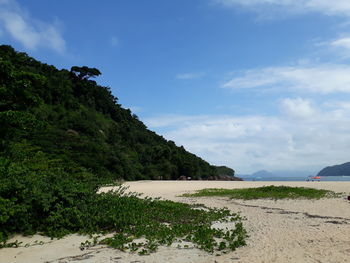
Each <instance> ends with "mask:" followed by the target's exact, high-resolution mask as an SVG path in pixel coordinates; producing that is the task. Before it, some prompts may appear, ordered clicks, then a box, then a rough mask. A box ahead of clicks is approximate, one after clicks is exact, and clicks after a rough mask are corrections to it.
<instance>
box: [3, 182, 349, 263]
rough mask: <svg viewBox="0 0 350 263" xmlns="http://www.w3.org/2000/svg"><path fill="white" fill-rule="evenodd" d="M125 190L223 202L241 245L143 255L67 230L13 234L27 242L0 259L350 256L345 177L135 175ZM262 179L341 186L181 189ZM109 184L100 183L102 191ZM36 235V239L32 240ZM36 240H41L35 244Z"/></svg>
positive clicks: (201, 261) (158, 262)
mask: <svg viewBox="0 0 350 263" xmlns="http://www.w3.org/2000/svg"><path fill="white" fill-rule="evenodd" d="M125 185H126V186H128V187H129V190H130V191H135V192H139V193H143V194H144V195H145V196H150V197H161V198H164V199H170V200H174V201H180V202H186V203H202V204H205V205H207V206H210V207H227V208H229V209H230V210H232V211H233V212H240V213H241V215H242V216H244V217H245V218H246V220H245V221H244V226H245V228H246V229H247V231H248V234H249V236H250V237H249V238H248V240H247V246H245V247H241V248H239V249H237V250H236V251H234V252H231V253H228V254H225V255H221V256H216V255H215V254H214V255H212V254H208V253H206V252H204V251H201V250H198V249H195V248H189V249H178V248H177V247H176V244H174V245H172V246H171V247H160V248H159V249H158V251H157V252H156V253H153V254H151V255H148V256H139V255H137V254H132V253H126V252H121V251H118V250H115V249H110V248H107V247H104V246H97V247H93V248H90V249H86V250H83V251H81V250H80V249H79V245H80V243H81V242H84V241H85V240H86V239H87V238H86V237H84V236H78V235H71V236H68V237H66V238H64V239H60V240H50V239H49V238H46V237H42V236H38V235H36V236H33V237H21V236H16V237H14V238H13V240H16V239H18V240H19V241H22V242H23V245H24V244H30V245H29V246H28V247H25V246H21V247H19V248H5V249H1V250H0V263H15V262H16V263H22V262H23V263H31V262H33V263H34V262H35V263H38V262H50V263H51V262H52V263H53V262H55V263H64V262H91V263H92V262H119V263H124V262H128V263H129V262H134V263H137V262H138V263H141V262H145V263H151V262H155V263H164V262H169V263H171V262H176V263H177V262H178V263H185V262H193V263H195V262H196V263H207V262H208V263H209V262H210V263H215V262H216V263H221V262H223V263H226V262H237V263H238V262H240V263H248V262H249V263H251V262H261V263H262V262H265V263H270V262H281V263H285V262H286V263H287V262H293V263H294V262H310V263H311V262H325V263H331V262H334V263H335V262H337V263H339V262H350V202H349V201H347V200H346V199H345V196H347V195H350V182H217V181H139V182H127V183H125ZM263 185H286V186H305V187H313V188H319V189H329V190H333V191H335V192H344V195H343V196H342V197H339V198H334V199H321V200H277V201H273V200H251V201H243V200H229V199H228V198H221V197H220V198H216V197H215V198H213V197H211V198H207V197H205V198H204V197H203V198H185V197H179V195H181V194H183V193H188V192H193V191H195V190H199V189H203V188H244V187H260V186H263ZM108 189H110V188H104V189H102V190H103V191H107V190H108ZM35 241H36V243H35ZM40 241H42V242H43V244H38V243H39V242H40Z"/></svg>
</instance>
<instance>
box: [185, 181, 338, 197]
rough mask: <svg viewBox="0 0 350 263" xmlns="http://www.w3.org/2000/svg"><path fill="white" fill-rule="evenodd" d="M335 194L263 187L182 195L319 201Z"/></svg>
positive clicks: (204, 190)
mask: <svg viewBox="0 0 350 263" xmlns="http://www.w3.org/2000/svg"><path fill="white" fill-rule="evenodd" d="M338 195H339V194H336V193H334V192H332V191H329V190H324V189H313V188H306V187H290V186H273V185H270V186H263V187H256V188H241V189H215V188H209V189H203V190H199V191H197V192H196V193H192V194H184V195H183V196H186V197H190V196H193V197H200V196H227V197H230V198H232V199H244V200H251V199H263V198H264V199H267V198H269V199H298V198H304V199H320V198H325V197H337V196H338Z"/></svg>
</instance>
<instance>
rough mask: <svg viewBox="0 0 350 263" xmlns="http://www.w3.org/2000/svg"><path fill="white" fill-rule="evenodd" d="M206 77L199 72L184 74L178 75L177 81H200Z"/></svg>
mask: <svg viewBox="0 0 350 263" xmlns="http://www.w3.org/2000/svg"><path fill="white" fill-rule="evenodd" d="M203 76H204V73H201V72H197V73H182V74H177V75H176V78H177V79H198V78H201V77H203Z"/></svg>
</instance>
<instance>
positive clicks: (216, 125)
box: [146, 98, 350, 173]
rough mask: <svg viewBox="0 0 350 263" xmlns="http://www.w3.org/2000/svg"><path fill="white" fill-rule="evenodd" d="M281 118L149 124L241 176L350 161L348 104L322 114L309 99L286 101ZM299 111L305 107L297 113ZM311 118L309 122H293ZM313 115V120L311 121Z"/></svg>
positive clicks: (166, 118) (201, 118)
mask: <svg viewBox="0 0 350 263" xmlns="http://www.w3.org/2000/svg"><path fill="white" fill-rule="evenodd" d="M282 104H285V105H284V106H285V107H286V108H287V109H289V110H290V112H287V113H288V114H282V115H280V116H262V115H255V116H218V115H202V116H172V117H171V118H169V116H163V117H155V118H151V119H148V120H146V124H147V126H148V127H150V128H151V129H158V130H160V129H164V130H167V132H163V135H164V137H165V138H167V139H169V140H173V141H175V142H176V143H177V144H178V145H184V147H185V148H186V149H187V150H189V151H191V152H193V153H195V154H197V155H199V156H201V157H203V158H204V159H205V160H207V161H209V162H211V163H212V164H217V165H228V166H230V167H232V168H234V169H236V172H238V173H251V172H254V171H257V170H260V169H267V170H314V171H315V172H316V171H318V170H320V169H321V168H323V167H324V166H326V165H331V164H337V163H342V162H346V161H349V154H348V149H349V147H350V106H349V105H350V102H332V103H331V105H332V106H331V107H330V106H327V107H324V108H322V109H321V108H320V109H318V110H316V109H314V108H313V107H312V102H311V101H309V100H306V99H302V98H297V99H285V100H282ZM295 107H301V109H297V108H295ZM295 114H297V115H298V114H299V115H298V117H300V116H301V117H305V116H309V118H300V119H298V118H295ZM311 115H312V118H311V117H310V116H311Z"/></svg>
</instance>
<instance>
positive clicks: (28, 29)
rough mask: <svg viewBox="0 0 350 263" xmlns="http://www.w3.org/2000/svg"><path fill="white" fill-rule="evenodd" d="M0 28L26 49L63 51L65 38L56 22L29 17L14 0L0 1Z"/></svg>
mask: <svg viewBox="0 0 350 263" xmlns="http://www.w3.org/2000/svg"><path fill="white" fill-rule="evenodd" d="M0 29H2V30H3V31H5V32H7V33H8V34H9V35H11V37H12V38H14V39H15V40H17V41H18V42H20V43H21V44H22V45H23V46H25V47H26V48H28V49H32V50H34V49H37V48H38V47H46V48H50V49H53V50H55V51H57V52H60V53H63V52H64V51H65V45H66V44H65V40H64V39H63V37H62V36H61V34H60V32H59V30H58V26H57V25H56V24H50V23H45V22H42V21H38V20H35V19H33V18H31V17H30V16H29V15H28V14H27V13H26V12H25V11H24V10H23V9H22V8H21V7H20V6H19V5H18V4H17V3H16V2H15V1H14V0H1V1H0Z"/></svg>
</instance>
